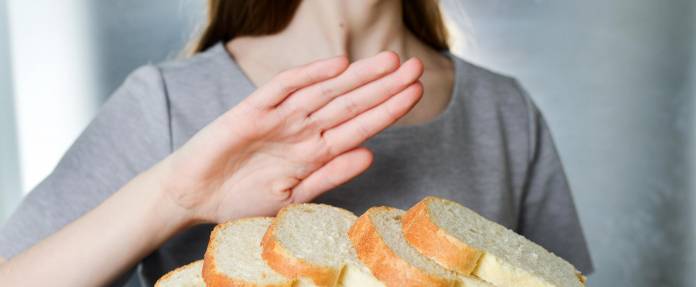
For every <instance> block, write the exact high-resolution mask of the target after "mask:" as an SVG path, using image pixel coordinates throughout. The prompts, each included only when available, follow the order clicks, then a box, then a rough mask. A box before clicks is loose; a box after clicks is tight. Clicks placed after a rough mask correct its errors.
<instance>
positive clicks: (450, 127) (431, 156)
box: [0, 44, 592, 285]
mask: <svg viewBox="0 0 696 287" xmlns="http://www.w3.org/2000/svg"><path fill="white" fill-rule="evenodd" d="M447 55H448V56H450V57H451V58H452V60H453V61H454V64H455V65H454V66H455V81H454V89H453V94H452V99H451V101H450V103H449V105H448V107H447V108H446V110H445V111H444V112H443V113H442V114H441V115H440V116H438V117H437V118H436V119H434V120H433V121H431V122H428V123H425V124H420V125H416V126H396V127H390V128H388V129H387V130H385V131H384V132H382V133H381V134H379V135H377V136H375V137H374V138H372V139H370V140H369V141H368V142H367V143H366V146H367V147H368V148H370V149H371V150H372V151H373V153H374V163H373V164H372V166H371V167H370V168H369V169H368V170H367V171H366V172H365V173H364V174H362V175H360V176H358V177H357V178H355V179H353V180H352V181H350V182H348V183H347V184H345V185H343V186H341V187H339V188H336V189H335V190H333V191H330V192H328V193H326V194H324V195H323V196H321V197H320V198H318V199H317V201H319V202H325V203H329V204H333V205H336V206H340V207H344V208H346V209H349V210H351V211H353V212H355V213H356V214H360V213H362V212H363V211H365V210H366V209H367V208H368V207H370V206H374V205H390V206H395V207H398V208H408V207H409V206H410V205H412V204H414V203H415V202H417V201H418V200H420V199H421V198H423V197H424V196H426V195H436V196H440V197H444V198H449V199H452V200H455V201H457V202H460V203H462V204H464V205H465V206H468V207H470V208H472V209H474V210H476V211H478V212H479V213H481V214H482V215H484V216H485V217H487V218H489V219H492V220H495V221H497V222H498V223H500V224H503V225H505V226H507V227H509V228H511V229H513V230H516V231H517V232H519V233H520V234H522V235H524V236H526V237H527V238H529V239H531V240H533V241H535V242H537V243H539V244H540V245H542V246H544V247H546V248H547V249H549V250H551V251H553V252H554V253H556V254H558V255H559V256H561V257H563V258H565V259H567V260H568V261H570V262H571V263H573V264H575V266H577V268H579V269H580V270H581V271H583V272H585V273H589V272H591V271H592V263H591V259H590V255H589V252H588V249H587V244H586V242H585V238H584V236H583V233H582V229H581V227H580V223H579V221H578V216H577V214H576V211H575V206H574V204H573V199H572V196H571V193H570V189H569V187H568V183H567V181H566V177H565V174H564V172H563V167H562V165H561V162H560V160H559V157H558V154H557V152H556V150H555V147H554V144H553V141H552V139H551V135H550V133H549V130H548V127H547V126H546V123H545V122H544V119H543V117H542V116H541V114H540V113H539V111H538V110H537V109H536V107H535V106H534V104H533V103H532V102H531V100H530V98H529V97H528V96H527V95H526V94H525V92H524V91H523V90H522V89H521V88H520V86H519V84H518V83H517V82H516V81H515V80H514V79H511V78H508V77H505V76H501V75H499V74H496V73H493V72H490V71H487V70H485V69H482V68H480V67H477V66H474V65H472V64H470V63H467V62H465V61H463V60H462V59H459V58H457V57H455V56H453V55H451V54H449V53H448V54H447ZM254 90H255V87H254V85H253V84H252V83H251V82H250V81H249V80H248V79H247V78H246V77H245V75H244V74H243V72H242V71H241V69H240V68H239V66H237V64H236V63H235V62H234V60H233V59H232V57H231V56H230V55H229V54H228V53H227V51H226V50H225V48H224V46H223V45H222V44H218V45H216V46H214V47H213V48H211V49H209V50H208V51H206V52H204V53H201V54H198V55H195V56H193V57H191V58H188V59H185V60H180V61H174V62H170V63H165V64H161V65H157V66H145V67H142V68H140V69H138V70H136V71H135V72H134V73H133V74H132V75H131V76H129V77H128V79H127V80H126V81H125V83H124V84H123V85H122V86H121V87H120V88H119V89H118V90H117V91H116V92H115V93H114V94H113V95H112V96H111V97H110V99H109V100H108V101H107V102H106V104H104V106H103V108H102V110H101V112H100V113H99V114H98V115H97V117H96V118H95V119H94V120H93V121H92V123H91V124H90V125H89V126H88V127H87V129H86V130H85V131H84V132H83V133H82V135H81V136H80V137H79V138H78V139H77V141H76V142H75V143H74V144H73V146H72V147H71V148H70V149H69V150H68V152H67V153H66V154H65V156H64V157H63V159H62V160H61V161H60V163H59V164H58V166H57V167H56V169H55V170H54V171H53V172H52V173H51V175H49V176H48V177H47V178H46V179H45V180H44V181H43V182H41V184H40V185H39V186H38V187H36V188H35V189H34V190H33V191H32V192H31V193H30V194H29V195H28V196H27V197H26V198H25V199H24V201H23V202H22V204H21V205H20V206H19V207H18V209H17V210H16V211H15V212H14V214H13V215H12V216H11V217H10V219H9V220H8V221H7V222H5V223H4V224H3V226H2V228H1V229H0V256H1V257H4V258H11V257H12V256H15V255H16V254H18V253H19V252H21V251H23V250H25V249H27V248H29V247H30V246H32V245H33V244H35V243H36V242H38V241H40V240H41V239H43V238H45V237H46V236H48V235H50V234H51V233H53V232H55V231H57V230H59V229H60V228H61V227H63V226H64V225H66V224H67V223H69V222H71V221H73V220H75V219H76V218H78V217H79V216H81V215H82V214H84V213H85V212H87V211H88V210H90V209H92V208H94V207H95V206H96V205H98V204H99V203H100V202H102V201H103V200H105V199H106V198H107V197H108V196H110V195H111V194H112V193H114V192H115V191H117V190H118V189H119V188H120V187H121V186H123V185H124V184H125V183H126V182H128V181H129V180H130V179H131V178H133V177H134V176H135V175H137V174H138V173H140V172H142V171H144V170H145V169H147V168H149V167H150V166H152V165H153V164H155V163H157V162H158V161H160V160H161V159H163V158H164V157H166V156H167V155H168V154H170V153H171V152H172V151H174V150H175V149H177V148H178V147H180V146H181V145H182V144H184V143H185V142H186V141H187V140H188V139H189V138H191V136H193V134H194V133H196V131H198V130H199V129H201V128H202V127H203V126H205V125H206V124H207V123H209V122H211V121H212V120H213V119H215V118H216V117H217V116H219V115H221V114H222V113H224V112H225V111H227V110H228V109H229V108H231V107H233V106H234V105H235V104H237V103H238V102H240V101H241V100H242V99H243V98H244V97H246V96H247V95H248V94H250V93H251V92H252V91H254ZM124 208H127V207H124ZM104 228H108V226H105V227H104ZM210 230H211V226H209V225H202V226H197V227H194V228H192V229H190V230H188V231H185V232H183V233H181V234H178V235H176V236H175V237H173V238H171V239H170V240H169V241H167V242H166V243H165V244H164V245H163V246H162V247H161V248H160V249H158V250H157V251H155V252H154V253H152V254H151V255H149V256H148V257H146V258H144V259H143V261H142V263H141V264H140V267H139V268H138V272H139V274H140V277H141V279H142V282H145V283H146V284H149V285H151V284H152V283H154V281H155V280H156V279H157V278H158V277H159V276H160V275H162V274H163V273H165V272H167V271H169V270H171V269H173V268H174V267H176V266H179V265H182V264H185V263H188V262H190V261H193V260H195V259H200V258H202V256H203V252H204V250H205V246H206V245H207V242H208V236H209V232H210ZM66 252H79V250H66Z"/></svg>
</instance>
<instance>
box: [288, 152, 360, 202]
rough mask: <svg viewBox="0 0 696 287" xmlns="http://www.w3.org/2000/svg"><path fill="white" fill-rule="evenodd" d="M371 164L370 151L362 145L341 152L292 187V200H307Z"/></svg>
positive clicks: (339, 183)
mask: <svg viewBox="0 0 696 287" xmlns="http://www.w3.org/2000/svg"><path fill="white" fill-rule="evenodd" d="M370 164H372V153H371V152H370V151H369V150H368V149H366V148H363V147H360V148H356V149H353V150H351V151H348V152H346V153H343V154H341V155H339V156H337V157H335V158H333V159H332V160H331V161H329V162H328V163H326V164H325V165H324V166H322V167H321V168H319V169H317V170H316V171H315V172H313V173H312V174H310V175H309V176H308V177H307V178H305V179H304V180H302V182H300V183H299V184H298V185H297V186H295V188H293V191H292V196H293V201H294V202H309V201H311V200H312V199H314V198H315V197H317V196H319V195H320V194H322V193H324V192H326V191H328V190H331V189H333V188H334V187H337V186H339V185H341V184H343V183H345V182H346V181H348V180H350V179H351V178H353V177H355V176H357V175H359V174H361V173H362V172H363V171H365V170H366V169H367V168H368V167H369V166H370Z"/></svg>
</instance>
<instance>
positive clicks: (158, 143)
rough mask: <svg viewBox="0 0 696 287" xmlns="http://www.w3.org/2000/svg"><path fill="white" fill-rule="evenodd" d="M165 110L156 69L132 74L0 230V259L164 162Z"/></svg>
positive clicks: (166, 146) (167, 148) (166, 147)
mask: <svg viewBox="0 0 696 287" xmlns="http://www.w3.org/2000/svg"><path fill="white" fill-rule="evenodd" d="M167 105H168V102H167V99H166V95H165V92H164V88H163V81H162V77H161V74H160V72H159V69H158V68H156V67H152V66H146V67H143V68H139V69H138V70H136V71H135V72H133V73H132V74H131V75H130V76H129V77H128V78H127V79H126V81H125V82H124V83H123V84H122V85H121V87H119V88H118V90H117V91H116V92H114V94H113V95H112V96H111V97H110V98H109V99H108V100H107V102H106V103H105V104H104V106H103V107H102V109H101V111H100V112H99V113H98V115H97V116H96V117H95V118H94V120H93V121H92V122H91V123H90V124H89V125H88V127H87V128H86V129H85V130H84V131H83V133H82V134H81V135H80V136H79V137H78V139H77V140H76V141H75V142H74V143H73V145H72V146H71V147H70V149H69V150H68V151H67V153H66V154H65V155H64V156H63V158H62V159H61V160H60V162H59V163H58V165H57V167H56V168H55V169H54V170H53V172H52V173H51V174H50V175H49V176H48V177H46V178H45V179H44V180H43V181H42V182H41V183H40V184H39V185H38V186H37V187H36V188H34V189H33V190H32V191H31V192H30V193H29V194H28V195H27V196H26V197H25V198H24V200H23V201H22V202H21V204H20V205H19V207H18V208H17V209H16V210H15V211H14V213H13V214H12V215H11V216H10V218H9V219H8V220H7V221H6V222H4V223H3V224H2V226H0V257H3V258H5V259H9V258H12V257H13V256H15V255H17V254H18V253H20V252H22V251H24V250H26V249H28V248H29V247H31V246H32V245H34V244H36V243H37V242H39V241H40V240H42V239H44V238H46V237H47V236H49V235H51V234H52V233H54V232H56V231H58V230H59V229H61V228H62V227H63V226H65V225H66V224H68V223H70V222H72V221H74V220H75V219H77V218H78V217H80V216H82V215H83V214H84V213H86V212H87V211H89V210H91V209H93V208H94V207H96V206H97V205H98V204H100V203H101V202H102V201H104V200H105V199H106V198H107V197H109V196H110V195H111V194H112V193H114V192H115V191H117V190H118V189H119V188H121V186H123V185H124V184H126V183H127V182H128V181H129V180H130V179H131V178H133V177H134V176H135V175H137V174H138V173H140V172H142V171H144V170H146V169H147V168H149V167H150V166H152V165H153V164H154V163H156V162H158V161H159V160H161V159H162V158H164V157H165V156H167V154H169V152H170V151H171V140H170V138H171V136H170V132H169V131H170V129H169V117H168V107H167ZM56 120H60V119H56ZM44 144H47V145H48V144H50V143H44ZM66 252H80V251H79V250H66Z"/></svg>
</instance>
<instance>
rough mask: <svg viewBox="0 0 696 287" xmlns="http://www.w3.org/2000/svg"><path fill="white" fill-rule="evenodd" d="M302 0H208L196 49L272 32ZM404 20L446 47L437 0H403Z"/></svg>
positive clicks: (427, 39)
mask: <svg viewBox="0 0 696 287" xmlns="http://www.w3.org/2000/svg"><path fill="white" fill-rule="evenodd" d="M301 1H302V0H208V22H207V24H206V26H205V29H204V30H203V33H202V34H201V36H200V38H199V39H198V40H197V41H196V42H195V43H194V47H193V52H194V53H198V52H202V51H205V50H206V49H208V48H210V47H212V46H214V45H215V44H217V43H219V42H228V41H230V40H232V39H234V38H235V37H240V36H261V35H270V34H275V33H278V32H280V31H282V30H283V29H285V27H286V26H287V25H288V24H289V23H290V20H292V17H293V15H295V11H296V10H297V7H298V6H299V5H300V2H301ZM402 1H403V3H402V7H403V8H402V9H403V15H404V16H403V17H404V24H405V25H406V28H408V29H409V30H410V31H411V32H412V33H413V34H414V35H415V36H416V37H417V38H418V39H420V40H421V41H423V42H424V43H425V44H427V45H429V46H430V47H432V48H434V49H436V50H438V51H441V50H447V49H449V43H448V35H447V29H446V27H445V23H444V20H443V18H442V13H441V11H440V7H439V5H438V0H402Z"/></svg>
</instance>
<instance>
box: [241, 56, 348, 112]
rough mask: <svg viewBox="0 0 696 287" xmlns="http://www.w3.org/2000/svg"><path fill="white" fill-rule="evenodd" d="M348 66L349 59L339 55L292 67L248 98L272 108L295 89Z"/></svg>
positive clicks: (250, 101) (330, 76)
mask: <svg viewBox="0 0 696 287" xmlns="http://www.w3.org/2000/svg"><path fill="white" fill-rule="evenodd" d="M347 67H348V59H347V58H346V57H345V56H338V57H333V58H330V59H326V60H319V61H316V62H313V63H310V64H307V65H304V66H300V67H296V68H292V69H290V70H287V71H284V72H281V73H279V74H278V75H276V76H275V77H273V79H271V81H269V82H268V83H266V84H265V85H263V86H261V87H260V88H259V89H258V90H256V91H255V92H254V93H252V94H251V95H250V96H249V97H247V99H246V100H248V101H249V103H251V104H252V105H253V106H255V107H258V108H272V107H275V106H277V105H278V104H280V103H281V102H282V101H283V100H284V99H285V98H287V96H288V95H290V94H291V93H293V92H294V91H297V90H299V89H301V88H304V87H307V86H310V85H312V84H315V83H318V82H321V81H325V80H327V79H330V78H333V77H335V76H337V75H339V74H340V73H342V72H343V71H345V69H346V68H347Z"/></svg>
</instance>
